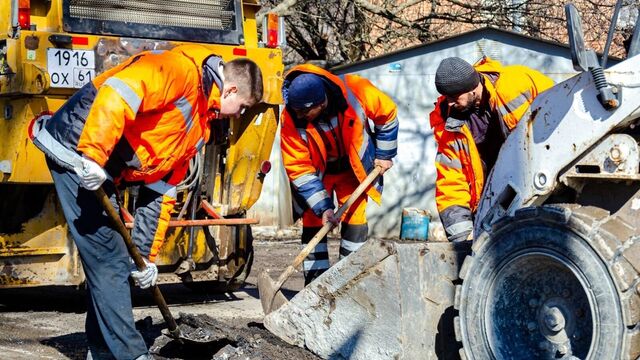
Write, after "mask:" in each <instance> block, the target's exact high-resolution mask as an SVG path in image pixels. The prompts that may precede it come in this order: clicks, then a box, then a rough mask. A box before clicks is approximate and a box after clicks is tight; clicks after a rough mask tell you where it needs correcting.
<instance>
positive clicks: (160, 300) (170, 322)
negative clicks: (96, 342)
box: [95, 187, 180, 339]
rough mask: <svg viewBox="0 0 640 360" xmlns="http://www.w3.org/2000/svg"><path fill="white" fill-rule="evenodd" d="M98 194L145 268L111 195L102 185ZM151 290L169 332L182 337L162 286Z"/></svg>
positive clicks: (133, 253)
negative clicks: (110, 197)
mask: <svg viewBox="0 0 640 360" xmlns="http://www.w3.org/2000/svg"><path fill="white" fill-rule="evenodd" d="M95 194H96V196H97V197H98V201H99V202H100V204H102V207H103V208H104V210H105V211H106V212H107V215H108V216H109V220H110V221H111V224H112V225H113V226H114V227H115V228H116V230H117V231H118V233H119V234H120V235H121V236H122V238H123V239H124V242H125V244H126V245H127V250H129V255H130V256H131V258H132V259H133V262H134V263H135V264H136V267H137V268H138V270H140V271H142V270H144V269H145V268H146V267H147V265H146V264H145V262H144V260H143V259H142V255H140V252H139V251H138V247H137V246H136V244H134V243H133V239H131V234H129V231H128V230H127V228H126V227H125V226H124V224H123V223H122V220H120V216H119V215H118V213H117V212H116V209H115V208H114V207H113V205H112V204H111V201H109V196H107V194H106V193H105V192H104V190H103V189H102V188H101V187H100V188H98V190H96V191H95ZM151 291H152V293H153V299H154V300H155V302H156V304H157V305H158V308H159V309H160V313H162V317H163V318H164V321H165V322H166V323H167V327H168V328H169V333H170V334H171V335H172V336H173V337H174V338H176V339H178V338H179V337H180V329H178V325H177V324H176V320H175V319H174V318H173V315H171V311H170V310H169V306H167V302H166V301H165V300H164V296H162V293H161V292H160V288H158V286H156V285H154V286H152V287H151Z"/></svg>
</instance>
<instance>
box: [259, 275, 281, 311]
mask: <svg viewBox="0 0 640 360" xmlns="http://www.w3.org/2000/svg"><path fill="white" fill-rule="evenodd" d="M258 294H259V295H260V303H261V304H262V311H263V312H264V314H265V315H267V314H269V313H270V312H272V311H275V310H278V309H279V308H280V307H281V306H282V305H285V304H286V303H288V302H289V300H287V298H286V297H285V296H284V295H283V294H282V292H281V291H280V286H277V285H276V283H275V282H274V281H273V280H272V279H271V276H269V274H268V273H267V272H266V271H262V272H261V273H260V275H258Z"/></svg>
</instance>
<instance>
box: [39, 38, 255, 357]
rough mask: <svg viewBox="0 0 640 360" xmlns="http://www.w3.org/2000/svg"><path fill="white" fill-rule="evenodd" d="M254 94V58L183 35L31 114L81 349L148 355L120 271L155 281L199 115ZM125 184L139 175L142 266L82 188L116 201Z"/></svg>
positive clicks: (198, 138)
mask: <svg viewBox="0 0 640 360" xmlns="http://www.w3.org/2000/svg"><path fill="white" fill-rule="evenodd" d="M261 98H262V75H261V72H260V69H259V68H258V66H257V65H256V64H255V63H254V62H252V61H251V60H248V59H236V60H233V61H230V62H227V63H225V62H223V61H222V59H221V58H220V57H219V56H217V55H215V54H213V53H212V51H211V50H209V49H207V48H205V47H202V46H199V45H184V46H179V47H176V48H174V49H172V50H170V51H148V52H143V53H140V54H138V55H134V56H132V57H131V58H129V59H128V60H127V61H125V62H124V63H122V64H120V65H119V66H117V67H115V68H113V69H111V70H108V71H106V72H104V73H103V74H101V75H100V76H98V77H96V78H95V79H94V80H93V81H92V82H90V83H88V84H86V85H85V86H84V87H82V88H81V89H80V90H79V91H78V92H76V93H75V94H74V95H73V96H72V97H71V98H70V99H69V100H68V101H67V102H66V103H65V104H64V105H63V106H62V107H61V108H60V109H59V110H58V111H57V112H56V113H55V114H53V116H51V118H50V119H48V120H47V121H46V122H45V123H44V124H39V125H40V127H41V130H39V131H37V132H36V133H34V134H33V135H34V138H33V140H34V143H35V145H36V146H37V147H38V148H40V149H41V150H42V151H43V152H45V154H46V157H47V164H48V166H49V169H50V171H51V175H52V177H53V182H54V185H55V188H56V191H57V193H58V198H59V199H60V203H61V205H62V209H63V211H64V215H65V218H66V220H67V223H68V225H69V232H70V233H71V235H72V237H73V239H74V241H75V244H76V246H77V248H78V252H79V254H80V258H81V260H82V264H83V268H84V272H85V275H86V279H87V288H88V293H89V299H88V300H89V301H88V311H87V321H86V333H87V338H88V342H89V353H88V356H87V357H88V358H100V357H101V356H103V355H106V356H107V357H111V356H113V357H115V358H116V359H147V358H151V355H149V354H148V350H147V347H146V344H145V342H144V340H143V338H142V336H141V335H140V333H138V332H137V331H136V329H135V325H134V319H133V312H132V308H131V296H130V291H129V282H128V278H129V276H131V277H132V278H133V280H134V282H135V283H136V284H137V285H138V286H140V287H141V288H147V287H150V286H153V285H155V282H156V279H157V276H158V270H157V267H156V266H155V264H154V260H155V257H156V255H157V254H158V251H159V249H160V247H161V245H162V242H163V240H164V236H165V233H166V230H167V227H168V223H169V218H170V214H171V211H172V209H173V206H174V204H175V201H176V195H177V194H176V185H178V184H179V183H180V182H181V181H182V180H183V178H184V177H185V175H186V173H187V170H188V166H189V160H190V159H191V158H192V157H193V156H195V155H196V153H197V152H199V151H201V149H202V147H203V146H204V144H205V143H206V142H207V141H208V139H209V133H210V132H209V130H210V129H209V122H210V121H212V120H215V119H219V118H223V117H238V116H239V115H240V114H242V113H243V111H244V110H245V109H247V108H249V107H251V106H253V105H254V104H256V103H257V102H259V101H260V100H261ZM126 184H136V185H140V190H139V194H138V197H137V202H136V213H135V220H134V227H133V230H132V232H131V236H132V238H133V240H134V241H135V243H136V245H137V247H138V249H139V250H140V253H141V254H142V256H143V257H144V258H145V261H146V263H147V267H146V269H145V270H144V271H137V270H134V271H131V269H132V263H131V260H130V258H129V255H128V252H127V249H126V247H125V244H124V241H123V240H122V237H121V236H120V235H119V234H118V232H117V231H116V230H115V229H113V228H112V226H111V225H110V224H109V220H108V218H107V217H106V216H105V215H104V212H103V209H102V207H101V204H100V203H99V202H98V199H97V197H96V196H95V195H94V194H92V192H93V191H92V190H96V189H98V188H99V187H100V186H102V187H103V189H104V190H105V192H106V193H107V194H108V195H109V196H110V198H111V202H112V203H113V205H114V206H115V207H116V209H117V208H118V203H117V200H116V199H117V196H116V186H119V185H126Z"/></svg>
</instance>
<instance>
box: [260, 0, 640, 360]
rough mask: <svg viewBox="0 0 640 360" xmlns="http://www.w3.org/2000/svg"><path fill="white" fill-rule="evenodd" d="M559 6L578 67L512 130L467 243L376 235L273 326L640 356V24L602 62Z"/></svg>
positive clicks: (440, 343)
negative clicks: (622, 50) (625, 48)
mask: <svg viewBox="0 0 640 360" xmlns="http://www.w3.org/2000/svg"><path fill="white" fill-rule="evenodd" d="M620 6H621V1H619V2H618V4H617V6H616V11H615V15H614V18H613V21H612V23H613V24H612V26H611V29H610V34H609V37H608V40H607V45H606V47H605V49H608V48H609V45H610V43H611V39H612V37H613V30H614V29H615V22H616V17H617V14H618V13H619V10H620ZM566 12H567V20H568V29H569V35H570V44H571V52H572V57H573V62H574V67H575V69H576V70H577V71H579V72H580V73H579V74H577V75H576V76H574V77H572V78H570V79H568V80H566V81H564V82H562V83H559V84H557V85H556V86H554V87H553V88H551V89H549V90H547V91H546V92H544V93H542V94H540V95H539V96H538V97H537V98H536V99H535V101H534V103H533V104H532V105H531V107H530V116H528V118H527V117H525V118H523V120H522V121H521V122H520V123H519V124H518V126H517V127H516V128H515V129H514V131H513V132H512V133H511V134H510V136H509V137H508V138H507V140H506V142H505V143H504V145H503V146H502V149H501V151H500V154H499V157H498V160H497V162H496V165H495V167H494V168H493V170H492V171H491V173H490V174H489V176H488V179H487V185H486V188H485V189H484V192H483V196H482V200H481V203H480V206H479V209H478V212H477V213H476V216H475V219H474V224H475V229H474V234H476V236H475V239H474V241H473V243H472V244H469V247H466V246H465V245H464V244H450V243H420V242H402V241H369V242H368V243H367V244H366V245H365V246H363V247H362V248H361V249H360V250H359V251H357V252H355V253H353V254H352V255H350V256H349V257H347V258H346V259H344V260H343V261H341V262H339V263H338V264H337V265H336V266H334V267H333V268H331V269H330V270H329V271H327V272H326V273H325V274H323V275H322V276H321V277H320V278H318V279H317V280H316V281H314V282H313V283H311V284H310V285H309V286H308V287H306V288H305V289H304V290H303V291H301V292H300V293H299V294H298V295H296V296H295V297H294V298H293V299H291V301H290V303H289V304H288V305H286V306H284V307H282V308H280V309H279V310H278V311H276V312H274V313H271V314H269V315H268V316H267V317H266V318H265V325H266V327H267V328H268V329H269V330H271V331H272V332H273V333H275V334H276V335H278V336H279V337H281V338H283V339H285V340H286V341H288V342H290V343H293V344H297V345H300V346H306V347H307V348H309V349H310V350H312V351H313V352H315V353H316V354H318V355H320V356H321V357H323V358H350V359H418V358H420V359H436V358H438V359H457V358H462V359H479V360H480V359H481V360H485V359H598V360H600V359H638V358H640V275H639V274H640V216H639V215H640V213H639V210H640V147H639V145H638V144H639V142H640V56H637V55H638V53H639V50H640V36H639V32H640V30H639V29H640V26H638V24H636V28H635V31H634V35H633V37H632V41H631V45H630V49H629V52H628V57H627V59H625V60H624V61H621V62H620V63H618V64H616V65H615V66H612V67H610V68H607V67H606V60H605V59H606V58H607V50H605V54H604V55H603V56H602V59H603V60H602V62H599V61H598V57H597V56H596V54H595V52H594V51H593V50H589V49H586V48H585V46H584V40H583V34H582V29H581V24H580V17H579V15H578V14H577V12H576V10H575V7H574V6H573V5H571V4H569V5H567V7H566ZM463 259H464V260H463Z"/></svg>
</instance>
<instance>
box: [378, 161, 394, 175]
mask: <svg viewBox="0 0 640 360" xmlns="http://www.w3.org/2000/svg"><path fill="white" fill-rule="evenodd" d="M373 164H374V165H375V166H377V167H380V175H382V174H384V173H385V171H387V170H389V169H391V167H392V166H393V160H383V159H375V160H373Z"/></svg>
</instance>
